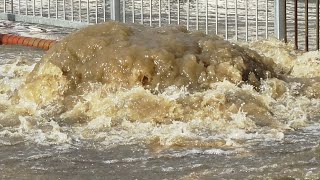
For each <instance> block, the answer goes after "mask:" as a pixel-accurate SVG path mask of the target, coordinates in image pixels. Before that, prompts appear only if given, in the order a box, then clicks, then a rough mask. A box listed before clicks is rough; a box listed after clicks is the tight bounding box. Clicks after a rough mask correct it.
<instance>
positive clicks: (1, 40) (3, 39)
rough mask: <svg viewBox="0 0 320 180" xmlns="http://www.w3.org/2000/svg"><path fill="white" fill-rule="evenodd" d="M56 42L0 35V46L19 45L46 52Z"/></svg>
mask: <svg viewBox="0 0 320 180" xmlns="http://www.w3.org/2000/svg"><path fill="white" fill-rule="evenodd" d="M56 42H57V41H55V40H49V39H40V38H32V37H24V36H18V35H13V34H0V45H21V46H29V47H35V48H40V49H44V50H48V49H50V48H51V47H52V46H53V45H54V44H55V43H56Z"/></svg>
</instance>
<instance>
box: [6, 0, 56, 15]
mask: <svg viewBox="0 0 320 180" xmlns="http://www.w3.org/2000/svg"><path fill="white" fill-rule="evenodd" d="M49 1H50V0H49ZM4 2H6V0H4ZM4 8H6V5H4ZM26 15H28V0H26Z"/></svg>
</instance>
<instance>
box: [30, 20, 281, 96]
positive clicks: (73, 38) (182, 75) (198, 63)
mask: <svg viewBox="0 0 320 180" xmlns="http://www.w3.org/2000/svg"><path fill="white" fill-rule="evenodd" d="M44 64H53V65H55V66H56V67H58V68H59V69H60V70H61V71H62V73H63V76H65V77H66V79H67V80H68V82H69V93H71V92H75V90H76V89H81V88H82V84H83V83H88V82H100V83H102V84H108V86H110V87H113V88H116V89H118V88H132V87H133V86H136V85H141V86H143V87H145V88H147V89H154V88H156V87H157V88H159V89H163V88H165V87H168V86H172V85H175V86H178V87H181V86H187V87H188V89H189V90H200V89H207V88H208V87H209V85H210V83H213V82H217V81H222V80H224V79H226V80H229V81H231V82H232V83H235V84H237V83H240V82H242V81H245V82H247V83H249V84H252V85H254V86H258V85H259V81H260V79H261V78H262V79H264V78H266V77H268V76H269V77H273V76H275V72H274V71H275V64H274V63H273V62H272V60H270V59H267V58H263V57H261V56H259V55H258V54H257V53H256V52H254V51H251V50H249V49H246V48H242V47H240V46H237V45H235V44H231V43H229V42H227V41H225V40H223V39H221V38H219V37H218V36H207V35H205V34H203V33H200V32H193V33H192V32H189V31H187V30H186V29H185V28H184V27H177V26H175V27H165V28H147V27H143V26H138V25H131V26H128V25H125V24H122V23H116V22H109V23H105V24H98V25H95V26H89V27H88V28H85V29H82V30H80V31H78V32H76V33H74V34H72V35H69V36H68V37H66V38H65V39H63V40H62V41H61V42H59V43H58V44H57V45H55V46H54V48H52V49H51V50H50V51H49V52H48V53H47V54H46V55H45V56H44V58H43V60H42V62H40V63H39V64H38V65H37V66H36V68H35V69H34V71H33V73H32V74H31V76H30V77H29V79H28V82H32V81H33V80H34V79H35V78H36V77H38V74H37V72H39V71H41V67H42V66H43V65H44ZM86 86H87V85H85V87H86Z"/></svg>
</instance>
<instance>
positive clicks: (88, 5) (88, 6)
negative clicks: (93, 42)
mask: <svg viewBox="0 0 320 180" xmlns="http://www.w3.org/2000/svg"><path fill="white" fill-rule="evenodd" d="M87 22H88V23H90V0H87Z"/></svg>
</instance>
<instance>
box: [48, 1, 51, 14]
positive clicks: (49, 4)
mask: <svg viewBox="0 0 320 180" xmlns="http://www.w3.org/2000/svg"><path fill="white" fill-rule="evenodd" d="M50 9H51V2H50V0H48V18H50V16H51V11H50Z"/></svg>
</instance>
